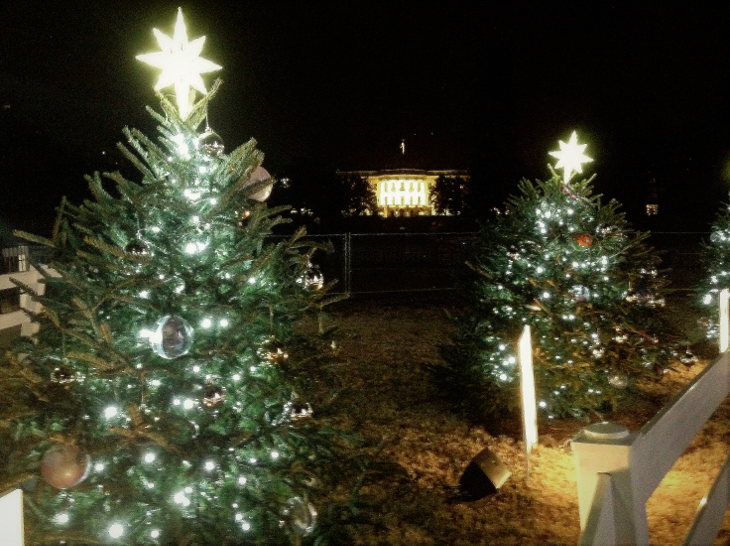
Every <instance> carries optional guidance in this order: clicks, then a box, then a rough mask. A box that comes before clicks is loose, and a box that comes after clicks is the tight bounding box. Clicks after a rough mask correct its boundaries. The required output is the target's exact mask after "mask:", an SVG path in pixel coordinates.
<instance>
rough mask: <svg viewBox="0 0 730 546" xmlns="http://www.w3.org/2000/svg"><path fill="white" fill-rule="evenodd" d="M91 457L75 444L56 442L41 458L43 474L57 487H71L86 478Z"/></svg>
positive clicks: (47, 481)
mask: <svg viewBox="0 0 730 546" xmlns="http://www.w3.org/2000/svg"><path fill="white" fill-rule="evenodd" d="M90 470H91V457H90V456H89V454H88V453H85V452H84V451H83V450H81V448H79V447H77V446H74V445H66V444H54V445H53V446H51V447H50V448H49V449H48V451H46V453H45V455H43V459H41V476H42V477H43V479H44V480H45V481H46V483H48V485H50V486H52V487H55V488H56V489H69V488H71V487H74V486H76V485H78V484H80V483H81V482H82V481H84V480H85V479H86V477H87V476H88V475H89V471H90Z"/></svg>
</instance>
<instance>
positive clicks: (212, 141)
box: [198, 128, 225, 157]
mask: <svg viewBox="0 0 730 546" xmlns="http://www.w3.org/2000/svg"><path fill="white" fill-rule="evenodd" d="M198 146H199V147H200V149H201V150H203V151H205V152H207V153H208V154H210V155H211V156H213V157H218V156H220V155H221V154H222V153H223V150H224V149H225V146H224V145H223V139H222V138H221V137H220V136H218V134H217V133H216V132H215V131H212V130H211V129H210V128H208V129H206V131H205V132H204V133H203V134H202V135H200V138H199V139H198Z"/></svg>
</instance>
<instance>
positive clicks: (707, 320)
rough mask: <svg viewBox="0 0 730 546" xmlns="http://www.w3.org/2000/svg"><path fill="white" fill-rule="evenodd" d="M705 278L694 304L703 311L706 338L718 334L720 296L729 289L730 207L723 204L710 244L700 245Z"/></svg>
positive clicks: (700, 283)
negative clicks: (724, 290)
mask: <svg viewBox="0 0 730 546" xmlns="http://www.w3.org/2000/svg"><path fill="white" fill-rule="evenodd" d="M700 263H701V265H702V270H703V271H705V274H704V276H703V277H702V278H701V279H700V281H699V282H698V284H697V294H698V300H697V302H696V303H697V305H698V307H700V309H701V310H702V315H703V320H702V322H703V323H704V328H705V332H706V336H707V339H717V337H718V333H719V317H720V312H719V303H720V302H719V297H720V292H721V291H722V290H723V289H724V288H730V204H723V205H722V207H721V209H720V211H719V212H718V214H717V217H716V218H715V221H714V222H713V224H712V228H711V230H710V239H709V241H704V242H703V244H702V256H701V259H700Z"/></svg>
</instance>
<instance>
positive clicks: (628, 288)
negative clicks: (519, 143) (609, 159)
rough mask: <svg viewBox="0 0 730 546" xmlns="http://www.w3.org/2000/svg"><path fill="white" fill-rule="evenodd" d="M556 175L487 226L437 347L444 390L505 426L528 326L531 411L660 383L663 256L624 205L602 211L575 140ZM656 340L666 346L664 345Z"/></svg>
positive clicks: (577, 410)
mask: <svg viewBox="0 0 730 546" xmlns="http://www.w3.org/2000/svg"><path fill="white" fill-rule="evenodd" d="M560 147H561V149H560V151H558V152H553V153H552V155H554V156H555V157H557V158H558V159H559V161H558V163H557V165H556V168H560V169H563V171H564V176H562V177H561V176H558V175H557V174H556V173H555V171H554V170H552V168H551V171H552V175H553V176H552V178H550V179H549V180H547V181H545V182H542V181H536V182H531V181H527V180H523V181H522V182H521V183H520V184H519V186H518V189H519V193H518V194H517V195H515V196H513V197H511V198H510V199H509V200H508V202H507V208H506V211H505V212H504V213H503V214H500V215H498V216H497V217H496V218H495V219H494V220H492V221H489V222H487V223H486V224H485V225H484V226H483V228H482V230H481V234H480V236H479V238H478V242H477V244H476V245H475V248H474V252H473V257H472V260H471V261H470V263H469V265H470V266H471V268H472V269H473V273H474V279H473V280H472V281H471V282H470V283H469V284H468V288H467V289H466V294H467V295H468V301H469V302H470V303H471V306H470V308H469V309H468V311H467V312H464V313H462V314H461V315H460V316H458V317H456V320H457V324H458V330H457V333H456V335H455V337H454V343H453V344H452V345H448V346H446V347H443V350H442V355H443V357H444V360H445V361H446V362H447V364H448V365H447V367H446V368H443V369H441V370H440V371H439V374H440V376H441V377H440V379H441V381H442V384H443V385H444V386H445V387H446V388H447V392H450V393H451V394H452V396H453V397H454V398H455V399H456V400H459V404H460V406H461V409H462V410H463V411H464V412H466V413H467V414H469V415H470V416H471V417H472V418H476V419H483V418H490V417H491V418H492V419H495V420H500V419H503V418H504V417H506V416H507V415H509V414H510V411H511V410H512V409H514V407H515V406H516V407H519V392H518V390H519V371H518V367H517V356H518V355H517V341H518V339H519V336H520V335H521V334H522V332H523V329H524V327H525V326H526V325H529V326H530V329H531V332H532V333H531V340H532V344H533V363H534V367H535V383H536V388H537V391H538V404H539V407H540V408H542V410H544V412H545V414H546V415H547V416H548V417H550V418H552V417H563V416H576V417H583V416H587V415H590V414H592V413H594V412H600V411H603V410H606V409H609V408H611V407H612V406H613V405H614V404H615V403H616V402H617V401H618V400H619V399H620V398H622V397H623V396H624V395H626V394H627V393H628V392H629V391H630V387H631V385H632V381H634V380H635V379H638V378H641V377H645V376H654V377H656V376H657V374H659V375H661V374H662V373H663V371H664V369H665V368H666V367H667V366H668V363H669V360H670V358H671V356H672V352H673V351H672V347H673V345H672V341H673V338H672V337H669V338H666V337H661V336H662V334H666V333H667V332H668V331H669V329H668V326H667V324H666V322H665V321H664V319H663V317H662V310H661V308H662V307H663V306H664V298H663V296H662V288H663V285H664V280H663V278H662V277H661V275H660V274H659V273H658V271H657V266H658V264H659V257H658V255H657V254H656V253H655V252H654V251H653V250H652V249H650V248H649V247H647V246H646V244H645V239H646V237H647V235H648V234H646V233H639V232H636V231H633V230H632V229H631V228H630V226H629V224H628V223H627V221H626V220H625V218H624V216H623V214H621V213H619V212H618V208H619V204H618V203H617V202H616V201H613V200H612V201H611V202H609V203H608V204H606V205H602V204H601V201H600V196H598V195H594V194H593V189H592V184H591V180H590V179H589V180H580V181H573V180H571V177H572V173H573V172H574V171H576V172H582V168H581V164H582V163H585V162H588V161H591V159H590V158H588V157H587V156H585V155H584V153H583V152H584V150H585V145H579V144H578V143H577V137H576V135H575V133H573V135H572V136H571V139H570V140H569V142H567V143H566V142H562V141H561V142H560ZM660 339H661V342H660Z"/></svg>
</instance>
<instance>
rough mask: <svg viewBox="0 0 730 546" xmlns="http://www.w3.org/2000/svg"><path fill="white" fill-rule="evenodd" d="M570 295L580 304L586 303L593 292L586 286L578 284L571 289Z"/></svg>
mask: <svg viewBox="0 0 730 546" xmlns="http://www.w3.org/2000/svg"><path fill="white" fill-rule="evenodd" d="M570 294H571V295H572V296H573V299H574V300H575V301H577V302H578V303H585V302H587V301H588V298H590V297H591V292H590V290H588V289H587V288H586V287H585V286H583V285H581V284H578V285H576V286H574V287H573V288H571V289H570Z"/></svg>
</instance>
